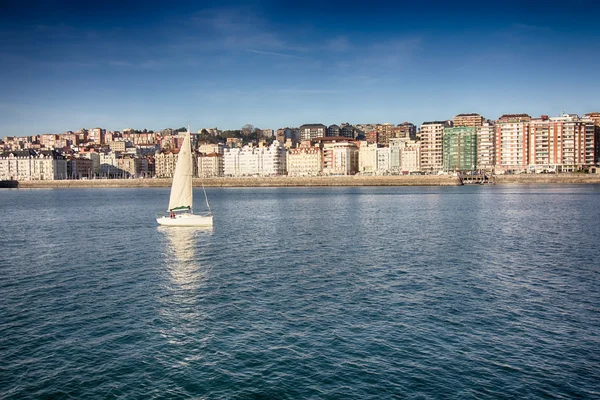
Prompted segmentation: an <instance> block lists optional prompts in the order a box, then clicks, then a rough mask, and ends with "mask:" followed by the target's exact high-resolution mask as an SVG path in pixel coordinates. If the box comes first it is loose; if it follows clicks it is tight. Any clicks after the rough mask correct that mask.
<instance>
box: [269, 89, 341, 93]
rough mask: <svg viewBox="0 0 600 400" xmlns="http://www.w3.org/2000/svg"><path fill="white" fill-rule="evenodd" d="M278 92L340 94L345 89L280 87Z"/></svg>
mask: <svg viewBox="0 0 600 400" xmlns="http://www.w3.org/2000/svg"><path fill="white" fill-rule="evenodd" d="M276 92H277V93H281V94H339V93H343V92H344V91H343V90H337V89H279V90H276Z"/></svg>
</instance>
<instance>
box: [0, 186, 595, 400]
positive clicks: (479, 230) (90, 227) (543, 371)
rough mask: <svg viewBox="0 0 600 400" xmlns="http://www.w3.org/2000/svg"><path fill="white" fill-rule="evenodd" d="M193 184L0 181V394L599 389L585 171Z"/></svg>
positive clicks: (430, 393) (447, 394)
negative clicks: (527, 180) (181, 199)
mask: <svg viewBox="0 0 600 400" xmlns="http://www.w3.org/2000/svg"><path fill="white" fill-rule="evenodd" d="M207 192H208V196H209V199H210V201H211V207H212V209H213V212H214V215H215V216H214V228H213V229H212V230H198V229H189V228H164V227H163V228H159V227H158V226H157V224H156V221H155V219H154V217H155V215H156V214H157V213H158V212H161V211H164V209H165V208H166V206H167V204H168V196H169V191H168V189H166V188H165V189H63V190H22V189H19V190H1V191H0V216H1V224H0V360H1V362H0V398H3V399H23V398H53V399H54V398H56V399H61V398H82V399H83V398H85V399H94V398H98V399H104V398H127V399H130V398H140V399H152V398H156V399H159V398H201V399H204V398H206V399H219V398H223V399H230V398H265V399H271V398H272V399H279V398H281V399H299V398H307V399H311V398H314V399H318V398H344V399H350V398H353V399H367V398H392V397H397V398H407V399H413V398H414V399H427V398H431V399H437V398H460V399H464V398H473V399H492V398H521V399H523V398H543V397H546V398H562V399H571V398H594V397H595V398H598V397H600V250H599V243H600V226H599V222H600V187H599V186H597V185H590V186H539V185H538V186H500V185H498V186H491V187H488V186H472V187H432V188H424V187H410V188H395V187H385V188H366V187H365V188H252V189H250V188H245V189H213V188H210V189H207ZM195 194H196V200H197V201H196V204H197V205H198V208H201V207H200V205H202V203H203V198H202V197H203V195H202V191H201V190H196V193H195Z"/></svg>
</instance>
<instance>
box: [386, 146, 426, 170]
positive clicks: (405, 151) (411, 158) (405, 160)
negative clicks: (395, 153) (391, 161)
mask: <svg viewBox="0 0 600 400" xmlns="http://www.w3.org/2000/svg"><path fill="white" fill-rule="evenodd" d="M390 149H391V147H390ZM400 171H401V173H402V174H408V173H410V172H417V171H421V143H420V142H418V141H416V140H408V141H407V140H404V139H402V140H401V141H400Z"/></svg>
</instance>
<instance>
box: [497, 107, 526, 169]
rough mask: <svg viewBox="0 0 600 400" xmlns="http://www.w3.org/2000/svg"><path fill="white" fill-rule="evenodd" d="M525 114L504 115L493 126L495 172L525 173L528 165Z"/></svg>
mask: <svg viewBox="0 0 600 400" xmlns="http://www.w3.org/2000/svg"><path fill="white" fill-rule="evenodd" d="M530 121H531V117H530V116H529V115H527V114H504V115H502V116H501V117H500V118H499V119H498V121H496V125H495V140H496V145H495V148H496V156H495V162H496V166H495V170H496V171H504V172H507V171H512V172H517V171H525V170H526V169H527V166H528V165H529V122H530Z"/></svg>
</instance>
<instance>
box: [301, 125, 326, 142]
mask: <svg viewBox="0 0 600 400" xmlns="http://www.w3.org/2000/svg"><path fill="white" fill-rule="evenodd" d="M326 135H327V127H326V126H325V125H323V124H305V125H302V126H301V127H300V140H312V139H316V138H318V137H324V136H326Z"/></svg>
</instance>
